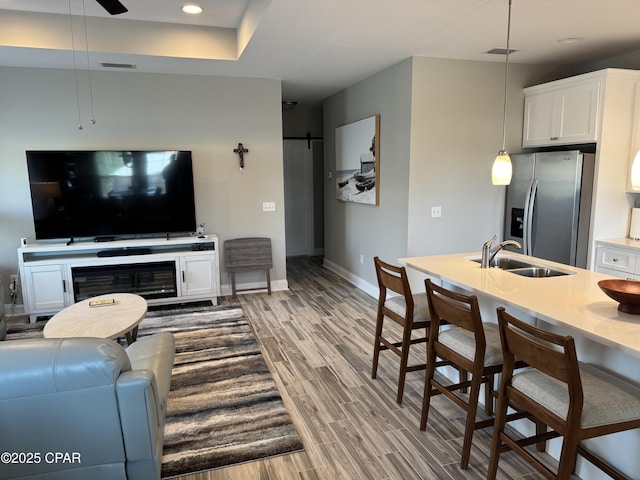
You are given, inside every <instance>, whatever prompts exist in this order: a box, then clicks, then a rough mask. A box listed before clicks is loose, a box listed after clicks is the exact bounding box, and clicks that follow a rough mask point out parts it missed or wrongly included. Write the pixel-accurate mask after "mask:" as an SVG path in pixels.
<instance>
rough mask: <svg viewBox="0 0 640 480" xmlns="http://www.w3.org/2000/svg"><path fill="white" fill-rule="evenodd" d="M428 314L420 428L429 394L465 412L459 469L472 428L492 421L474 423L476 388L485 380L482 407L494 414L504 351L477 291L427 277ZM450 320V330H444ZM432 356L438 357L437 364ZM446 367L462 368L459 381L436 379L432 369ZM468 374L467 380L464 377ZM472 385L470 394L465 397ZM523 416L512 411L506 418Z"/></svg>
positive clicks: (423, 424) (465, 457)
mask: <svg viewBox="0 0 640 480" xmlns="http://www.w3.org/2000/svg"><path fill="white" fill-rule="evenodd" d="M425 286H426V289H427V299H428V302H429V310H430V315H431V328H430V329H429V344H428V347H427V373H426V379H425V385H424V397H423V400H422V416H421V418H420V430H424V429H426V427H427V419H428V416H429V406H430V404H431V397H433V396H434V395H439V394H443V395H445V396H446V397H448V398H449V399H451V400H452V401H453V402H454V403H456V405H458V406H459V407H461V408H463V409H465V410H466V412H467V418H466V424H465V430H464V440H463V443H462V458H461V460H460V467H461V468H462V469H466V468H467V467H468V466H469V457H470V455H471V442H472V440H473V432H474V431H475V430H477V429H479V428H486V427H489V426H491V425H492V424H493V419H489V420H483V421H476V413H477V410H478V397H479V395H480V386H481V385H482V384H483V383H484V384H485V410H486V411H487V413H489V414H491V413H492V411H493V410H492V408H491V407H492V404H493V397H492V392H493V389H494V387H493V379H494V375H495V374H497V373H500V371H501V370H502V351H501V349H500V335H499V332H498V326H497V325H496V324H491V323H482V319H481V317H480V308H479V306H478V299H477V297H476V296H475V295H463V294H460V293H457V292H453V291H451V290H448V289H446V288H443V287H440V286H438V285H436V284H434V283H433V282H432V281H431V280H429V279H427V280H425ZM445 322H448V323H449V324H450V325H451V328H448V329H442V330H441V328H440V327H441V326H442V325H443V324H444V323H445ZM436 358H438V359H440V361H439V362H436ZM443 364H444V365H450V366H452V367H453V368H455V369H456V370H458V372H460V381H459V382H458V383H455V384H446V385H445V384H443V383H441V381H440V380H439V379H437V378H436V377H435V369H436V367H438V366H441V365H443ZM467 373H468V374H470V375H471V380H467ZM469 387H471V390H470V391H469V393H468V396H463V395H461V393H464V392H465V391H466V389H468V388H469ZM514 418H522V415H520V414H514V415H513V416H511V417H510V419H514Z"/></svg>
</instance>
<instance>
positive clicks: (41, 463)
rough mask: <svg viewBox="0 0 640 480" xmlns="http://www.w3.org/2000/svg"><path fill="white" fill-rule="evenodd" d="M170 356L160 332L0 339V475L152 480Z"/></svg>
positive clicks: (168, 338) (170, 343) (170, 344)
mask: <svg viewBox="0 0 640 480" xmlns="http://www.w3.org/2000/svg"><path fill="white" fill-rule="evenodd" d="M174 354H175V341H174V338H173V335H171V334H170V333H158V334H155V335H151V336H148V337H143V338H140V339H138V341H137V342H135V343H133V344H132V345H130V346H129V347H127V348H126V349H125V348H123V347H122V346H120V345H119V344H118V343H116V342H113V341H111V340H102V339H96V338H67V339H44V338H38V339H29V340H12V341H5V342H0V455H3V457H2V458H1V459H0V478H1V479H8V478H20V479H22V478H29V479H52V480H63V479H64V480H86V479H91V480H103V479H104V480H107V479H108V480H114V479H128V480H136V479H149V480H151V479H159V478H160V466H161V460H162V442H163V436H164V422H165V415H166V407H167V396H168V393H169V386H170V383H171V369H172V367H173V358H174ZM3 452H7V453H3Z"/></svg>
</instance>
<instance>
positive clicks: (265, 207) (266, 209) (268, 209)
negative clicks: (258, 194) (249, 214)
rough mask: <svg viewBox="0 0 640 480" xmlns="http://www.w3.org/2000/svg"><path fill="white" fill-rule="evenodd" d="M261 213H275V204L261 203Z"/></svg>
mask: <svg viewBox="0 0 640 480" xmlns="http://www.w3.org/2000/svg"><path fill="white" fill-rule="evenodd" d="M262 211H263V212H275V211H276V202H262Z"/></svg>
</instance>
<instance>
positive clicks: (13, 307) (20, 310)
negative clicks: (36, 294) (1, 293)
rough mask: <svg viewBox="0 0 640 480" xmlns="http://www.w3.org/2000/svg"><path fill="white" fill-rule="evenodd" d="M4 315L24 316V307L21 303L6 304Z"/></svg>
mask: <svg viewBox="0 0 640 480" xmlns="http://www.w3.org/2000/svg"><path fill="white" fill-rule="evenodd" d="M4 314H5V315H7V316H11V315H24V305H23V304H21V303H19V304H13V303H5V305H4Z"/></svg>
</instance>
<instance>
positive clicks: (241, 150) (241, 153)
mask: <svg viewBox="0 0 640 480" xmlns="http://www.w3.org/2000/svg"><path fill="white" fill-rule="evenodd" d="M233 152H234V153H237V154H238V155H239V156H240V168H241V169H242V168H244V154H245V153H248V152H249V150H248V149H246V148H244V147H243V146H242V144H241V143H239V144H238V148H234V149H233Z"/></svg>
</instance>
